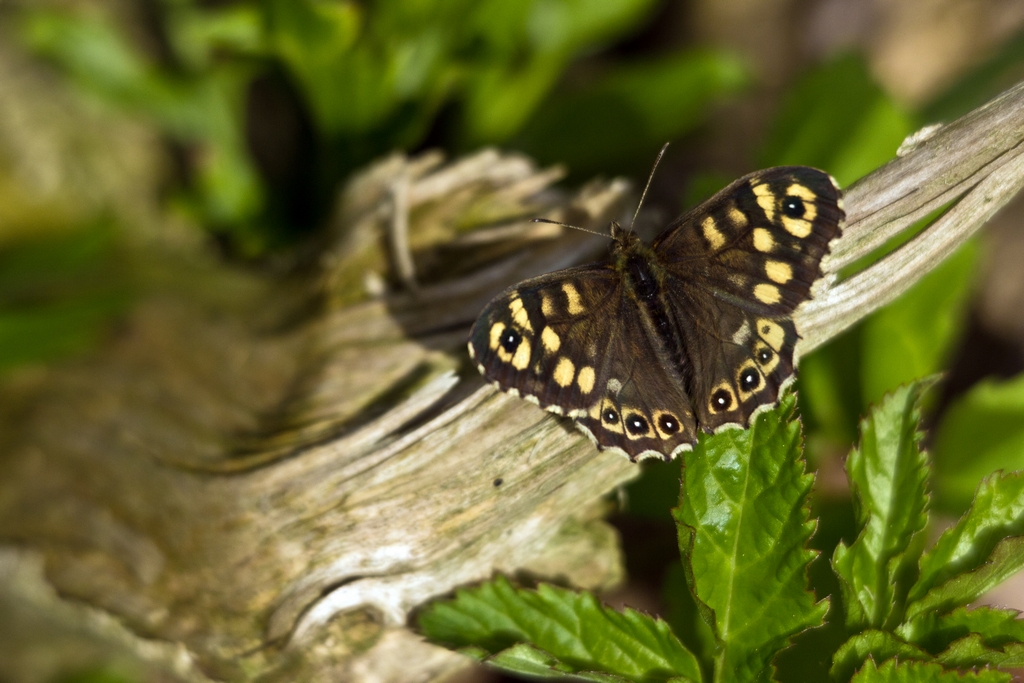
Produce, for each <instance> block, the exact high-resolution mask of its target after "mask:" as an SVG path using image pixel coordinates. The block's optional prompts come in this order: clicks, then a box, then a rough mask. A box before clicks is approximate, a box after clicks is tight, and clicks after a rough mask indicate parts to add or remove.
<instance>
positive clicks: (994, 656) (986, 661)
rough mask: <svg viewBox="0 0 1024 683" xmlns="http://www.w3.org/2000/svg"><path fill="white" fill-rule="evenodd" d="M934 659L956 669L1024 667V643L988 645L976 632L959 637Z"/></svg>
mask: <svg viewBox="0 0 1024 683" xmlns="http://www.w3.org/2000/svg"><path fill="white" fill-rule="evenodd" d="M936 659H937V660H938V661H939V662H940V663H942V664H943V665H945V666H948V667H952V668H956V669H973V668H980V667H983V666H997V667H1000V668H1003V669H1017V668H1021V667H1024V643H1007V644H1006V645H1004V646H1002V647H998V648H996V647H989V646H988V645H986V644H985V639H984V638H982V637H981V635H979V634H977V633H972V634H971V635H969V636H967V637H965V638H961V639H960V640H957V641H955V642H954V643H952V644H951V645H950V646H949V647H948V648H947V649H946V650H944V651H943V652H941V653H939V655H938V657H936Z"/></svg>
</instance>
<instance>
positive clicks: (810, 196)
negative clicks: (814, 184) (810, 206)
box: [786, 183, 818, 202]
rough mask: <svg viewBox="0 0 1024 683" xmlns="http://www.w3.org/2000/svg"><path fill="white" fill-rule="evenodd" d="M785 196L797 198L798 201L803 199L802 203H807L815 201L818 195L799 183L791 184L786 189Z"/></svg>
mask: <svg viewBox="0 0 1024 683" xmlns="http://www.w3.org/2000/svg"><path fill="white" fill-rule="evenodd" d="M786 194H790V195H793V196H794V197H799V198H800V199H803V200H804V201H808V202H813V201H814V200H815V199H817V198H818V195H816V194H814V192H813V191H811V189H810V188H808V187H806V186H804V185H801V184H800V183H793V184H792V185H790V186H789V187H787V188H786Z"/></svg>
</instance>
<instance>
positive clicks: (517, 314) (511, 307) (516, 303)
mask: <svg viewBox="0 0 1024 683" xmlns="http://www.w3.org/2000/svg"><path fill="white" fill-rule="evenodd" d="M508 312H509V313H511V314H512V322H514V323H515V324H516V325H519V327H521V328H523V329H524V330H526V331H527V332H533V325H531V324H530V316H529V315H528V314H527V313H526V309H525V308H524V307H523V300H522V299H520V298H519V297H516V298H515V299H512V301H510V302H509V304H508Z"/></svg>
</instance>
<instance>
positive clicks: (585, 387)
mask: <svg viewBox="0 0 1024 683" xmlns="http://www.w3.org/2000/svg"><path fill="white" fill-rule="evenodd" d="M594 379H595V376H594V368H592V367H590V366H589V365H585V366H583V367H582V368H580V374H579V376H577V377H576V383H577V384H578V385H580V391H582V392H583V393H584V394H589V393H590V392H591V391H593V390H594Z"/></svg>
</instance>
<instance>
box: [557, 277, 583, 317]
mask: <svg viewBox="0 0 1024 683" xmlns="http://www.w3.org/2000/svg"><path fill="white" fill-rule="evenodd" d="M562 291H563V292H565V299H566V302H567V303H568V310H569V315H579V314H580V313H583V312H585V311H586V310H587V309H586V308H584V307H583V300H582V299H580V293H579V292H578V291H576V287H575V286H574V285H573V284H572V283H571V282H565V283H563V284H562Z"/></svg>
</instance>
